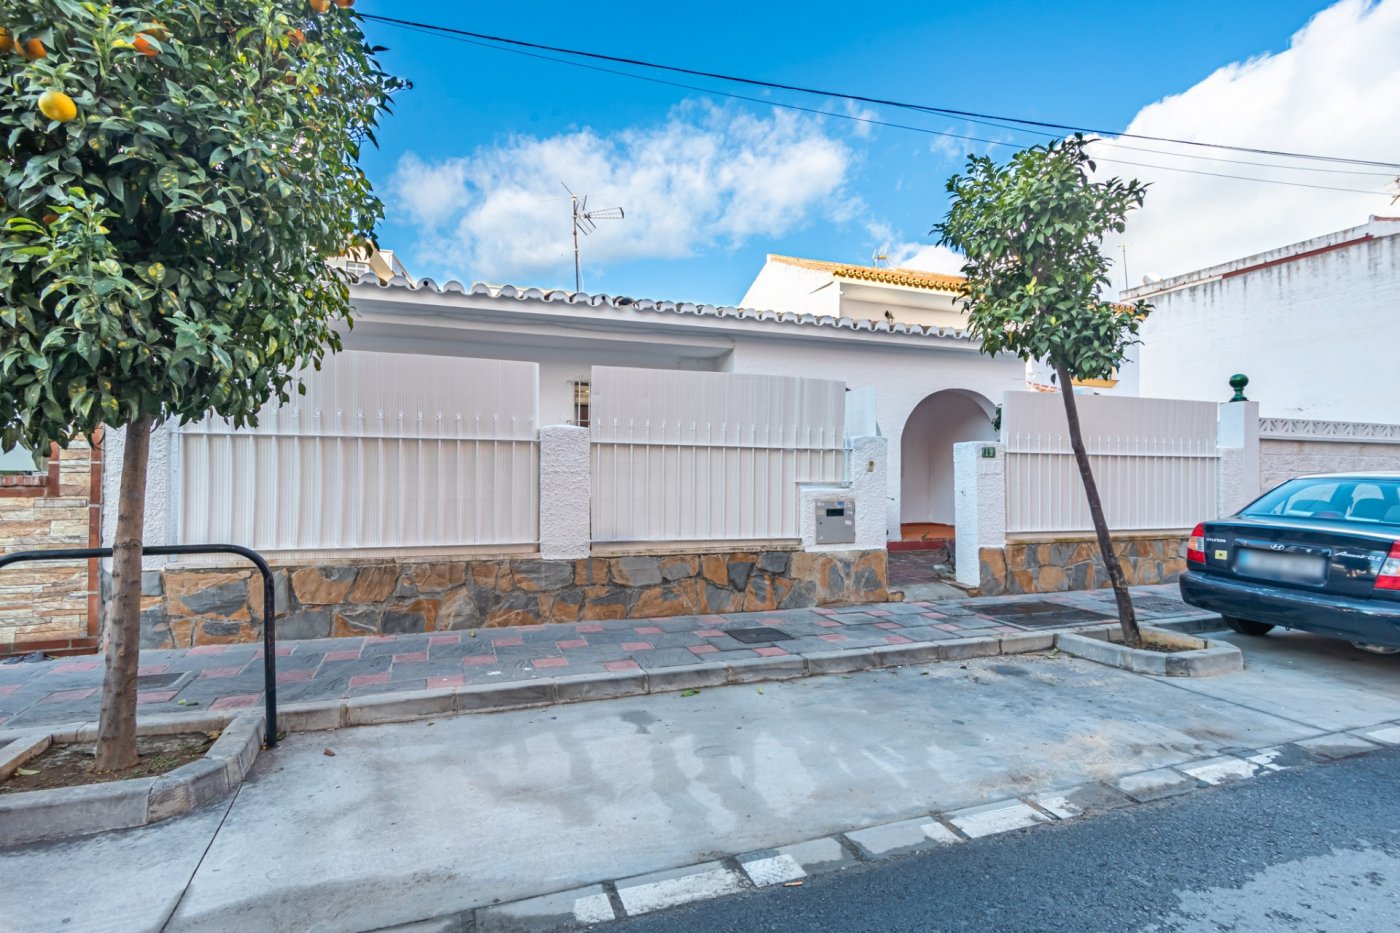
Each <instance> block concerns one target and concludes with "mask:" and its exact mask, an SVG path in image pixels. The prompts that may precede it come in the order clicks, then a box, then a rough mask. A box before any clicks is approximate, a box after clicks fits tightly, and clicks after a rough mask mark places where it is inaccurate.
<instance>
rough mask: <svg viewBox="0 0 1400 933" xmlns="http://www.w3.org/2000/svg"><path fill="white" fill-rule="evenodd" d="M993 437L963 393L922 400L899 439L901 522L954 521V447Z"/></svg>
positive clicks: (988, 420)
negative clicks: (966, 442) (901, 449)
mask: <svg viewBox="0 0 1400 933" xmlns="http://www.w3.org/2000/svg"><path fill="white" fill-rule="evenodd" d="M996 437H997V432H996V430H995V429H994V428H993V427H992V419H991V418H990V417H988V416H987V412H986V411H985V410H984V409H983V408H982V406H981V405H979V404H978V403H977V402H976V401H974V400H973V399H971V398H968V397H967V396H966V395H963V394H961V393H958V392H942V393H939V394H938V395H933V396H930V397H929V398H926V399H924V400H923V401H922V402H920V403H919V406H918V407H917V408H915V409H914V413H913V414H912V415H910V416H909V421H908V422H907V423H906V424H905V425H904V432H903V438H902V440H901V447H902V448H903V457H902V458H901V461H902V466H901V471H902V479H901V481H900V490H901V494H900V515H899V518H900V521H901V522H943V523H946V524H949V525H951V524H953V520H954V514H953V487H954V484H953V445H954V444H956V443H959V442H962V441H995V440H996Z"/></svg>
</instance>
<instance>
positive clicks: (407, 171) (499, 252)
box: [357, 0, 1400, 303]
mask: <svg viewBox="0 0 1400 933" xmlns="http://www.w3.org/2000/svg"><path fill="white" fill-rule="evenodd" d="M1397 5H1400V0H1383V3H1382V6H1383V7H1385V10H1384V12H1385V13H1386V14H1387V16H1389V17H1391V18H1392V19H1393V18H1394V17H1393V14H1394V13H1395V7H1396V6H1397ZM1339 6H1342V7H1350V8H1353V9H1352V10H1351V13H1352V14H1355V15H1354V16H1353V19H1355V18H1357V17H1364V16H1365V15H1366V13H1367V12H1368V11H1369V10H1370V8H1371V4H1369V3H1367V2H1366V0H1343V2H1342V3H1341V4H1339ZM1327 7H1328V4H1327V3H1325V2H1317V0H1309V2H1303V0H1268V2H1230V3H1220V2H1218V0H1215V2H1186V0H1173V2H1158V0H1149V2H1137V3H1121V2H1119V3H1099V2H1061V3H1055V4H1045V3H1043V2H1009V3H961V4H939V3H928V2H924V3H902V2H887V3H885V4H883V5H879V6H875V5H872V6H870V7H862V6H857V5H853V4H849V3H842V4H835V3H803V4H798V3H738V2H732V0H722V2H711V3H707V4H674V5H673V4H657V3H613V4H606V5H602V6H600V5H596V4H577V3H529V2H525V3H515V4H475V3H473V4H444V3H440V2H439V3H426V2H416V0H396V2H393V3H390V2H388V0H360V2H359V3H358V4H357V9H359V10H360V11H361V12H364V13H379V14H383V15H386V16H395V17H400V18H404V19H415V20H421V21H425V22H431V23H436V24H441V25H447V26H455V27H460V28H464V29H470V30H474V31H480V32H485V33H497V34H501V35H507V36H512V37H519V38H525V39H532V40H535V41H539V42H544V43H549V44H557V45H564V46H574V47H579V48H586V49H592V50H597V51H603V52H608V53H612V54H619V55H627V56H634V57H638V58H645V59H651V60H656V61H662V62H670V63H675V64H680V65H685V66H689V67H695V68H701V69H707V70H713V71H718V72H731V73H737V74H742V75H747V76H754V77H761V78H765V79H770V80H774V81H779V82H788V83H793V84H804V85H814V86H819V87H830V88H833V89H839V90H846V91H852V92H857V93H863V94H869V95H871V96H883V97H889V98H896V99H905V100H911V101H917V102H926V103H932V104H937V105H940V106H948V107H955V108H958V109H966V110H980V111H988V112H996V113H1006V114H1012V115H1016V116H1021V117H1027V118H1032V119H1045V120H1055V121H1063V122H1068V123H1075V124H1084V125H1090V126H1100V127H1105V128H1121V127H1125V126H1127V125H1128V124H1129V123H1130V122H1132V121H1133V120H1134V119H1135V118H1136V117H1138V116H1139V113H1140V111H1142V110H1143V108H1144V107H1146V106H1147V105H1150V104H1152V103H1153V102H1155V101H1158V100H1160V99H1162V98H1164V97H1168V96H1170V95H1176V94H1181V93H1182V92H1186V91H1188V89H1191V88H1193V86H1196V85H1198V84H1199V83H1200V82H1202V81H1203V79H1206V78H1208V77H1209V76H1210V75H1211V74H1212V73H1213V72H1215V71H1216V70H1217V69H1219V68H1221V67H1222V66H1226V65H1228V64H1230V63H1232V62H1243V61H1246V60H1249V59H1252V58H1255V57H1256V56H1267V55H1269V54H1277V53H1281V52H1284V51H1285V50H1287V49H1289V47H1290V41H1291V37H1292V36H1293V35H1294V33H1296V32H1297V31H1298V30H1300V29H1301V28H1302V27H1304V25H1305V24H1307V23H1308V21H1309V19H1310V18H1311V17H1312V16H1314V15H1315V14H1317V13H1318V12H1319V11H1322V10H1324V9H1325V8H1327ZM1344 27H1345V28H1349V29H1350V30H1351V32H1355V33H1357V39H1356V41H1358V42H1362V41H1368V40H1365V39H1364V37H1363V35H1362V34H1363V33H1366V32H1374V31H1375V29H1374V27H1371V28H1369V29H1362V28H1360V27H1359V26H1358V24H1356V23H1354V22H1351V20H1348V21H1347V23H1345V24H1341V25H1339V26H1338V27H1337V29H1338V31H1339V33H1338V34H1342V33H1341V32H1340V31H1341V30H1342V29H1343V28H1344ZM367 28H368V30H369V34H370V36H371V38H372V39H373V40H374V41H376V42H378V43H380V44H383V45H387V46H389V47H390V49H391V51H389V52H388V53H386V54H385V55H384V56H383V60H384V63H385V64H386V65H387V66H388V67H389V68H390V70H392V71H394V72H396V73H397V74H400V75H402V76H404V77H406V78H408V79H410V80H412V81H413V83H414V88H413V90H412V91H410V92H407V93H405V94H403V95H402V96H401V98H400V99H399V101H398V103H397V108H396V113H395V114H394V115H393V116H391V117H389V118H388V120H387V121H386V123H385V124H384V126H383V127H382V130H381V132H380V134H379V135H380V143H381V148H380V149H379V150H377V151H371V152H370V153H368V155H367V156H366V158H365V160H364V162H365V166H366V169H367V171H368V172H369V174H370V177H371V179H372V180H373V181H374V183H375V186H376V188H377V189H378V190H379V191H380V192H381V194H382V195H384V197H385V200H386V202H387V204H388V218H387V221H386V223H385V224H384V227H383V230H382V234H381V237H380V242H381V244H382V245H383V246H386V247H389V248H393V249H395V250H397V251H398V252H399V253H400V255H401V256H402V257H403V259H404V261H405V262H406V263H407V264H408V266H409V269H410V271H411V272H412V273H413V274H415V275H420V276H421V275H431V276H433V277H436V278H439V279H441V278H444V277H448V276H452V277H457V278H460V279H463V280H467V281H470V280H485V281H497V282H499V281H514V282H518V283H521V284H530V285H540V286H545V287H550V286H572V278H573V273H572V264H571V263H572V261H571V258H570V255H569V254H568V252H567V247H568V233H569V226H568V207H567V203H566V202H563V201H557V202H556V201H550V200H548V199H549V198H552V197H555V196H558V195H562V194H563V193H564V192H563V190H562V188H560V187H559V184H558V183H559V182H560V181H565V182H568V183H569V184H570V185H571V186H572V187H574V188H575V190H577V191H583V192H588V193H590V194H591V195H592V200H591V203H592V204H593V205H594V206H609V205H612V204H616V203H621V204H622V205H623V206H624V207H625V208H627V209H628V212H629V217H628V219H627V220H624V221H622V222H620V223H618V224H610V225H604V226H603V227H602V228H601V229H600V231H599V233H598V234H596V235H595V236H594V237H593V238H591V239H590V240H587V241H585V243H584V249H585V264H586V265H585V269H586V273H585V278H586V283H585V284H586V288H587V289H588V290H591V291H608V292H611V293H622V294H631V295H646V296H651V297H658V298H677V299H689V300H702V301H713V302H722V303H733V302H736V301H737V300H738V299H739V298H740V296H741V295H742V294H743V291H744V288H745V286H746V285H747V283H748V282H749V280H751V279H752V277H753V275H754V273H755V272H756V271H757V270H758V268H759V266H760V265H761V264H762V261H763V256H764V254H765V253H768V252H779V253H787V254H796V255H802V256H810V257H813V258H820V259H834V260H841V261H850V262H868V261H869V259H870V257H871V255H872V253H873V252H874V251H875V250H876V249H877V248H879V247H882V246H889V247H890V249H891V251H892V252H895V253H897V254H898V255H897V256H896V257H895V258H896V259H897V260H900V261H904V260H909V261H913V263H914V264H915V265H919V264H923V265H926V266H929V267H937V266H938V264H939V258H938V257H937V256H933V255H930V254H927V253H926V254H924V255H923V256H921V257H917V258H916V256H915V251H916V249H917V247H918V245H920V244H927V243H930V242H931V240H930V238H929V236H928V231H929V228H930V226H931V225H932V224H933V223H934V222H935V221H937V220H938V219H939V218H940V217H941V215H942V212H943V209H944V206H945V195H944V191H943V186H944V183H945V181H946V179H947V177H948V175H949V174H950V173H951V172H952V171H954V170H955V169H956V168H957V167H958V166H959V165H960V164H961V162H962V154H963V152H964V150H965V148H966V145H967V144H964V143H961V142H956V141H951V142H950V141H943V142H940V141H939V138H938V137H930V136H924V135H918V134H913V133H908V132H904V131H899V130H894V129H887V128H880V127H875V128H871V127H869V126H868V125H863V124H859V123H856V122H853V121H849V120H842V119H838V118H835V117H826V118H821V117H812V116H806V115H795V114H791V113H784V114H782V115H779V116H775V114H774V111H773V108H772V107H770V106H766V105H759V104H750V103H741V102H736V101H726V100H724V99H723V98H721V97H717V96H711V95H706V94H704V93H699V92H696V91H688V90H683V89H679V88H674V87H666V86H661V85H656V84H649V83H645V82H642V81H635V80H630V79H625V78H620V77H616V76H613V75H608V74H600V73H596V72H592V71H587V70H582V69H578V68H573V67H568V66H565V65H559V64H554V63H552V62H547V61H539V60H537V59H532V58H526V57H522V56H519V55H514V54H509V53H505V52H501V51H496V50H491V49H485V48H479V47H474V46H472V45H467V44H463V43H459V42H454V41H448V40H444V39H442V38H438V37H435V36H428V35H423V34H419V33H415V32H410V31H405V30H402V29H398V28H394V27H390V26H386V25H382V24H378V23H369V24H368V25H367ZM1350 34H1351V33H1350V32H1348V33H1345V35H1348V36H1349V35H1350ZM1323 38H1325V39H1326V43H1327V44H1328V47H1334V46H1335V45H1336V43H1337V41H1338V40H1337V39H1336V37H1335V36H1334V35H1329V36H1327V37H1320V38H1319V39H1318V42H1316V43H1315V45H1319V46H1321V45H1322V44H1323ZM1393 48H1394V46H1391V49H1392V51H1393ZM1382 57H1385V56H1382ZM1389 57H1391V58H1395V57H1396V56H1393V55H1391V56H1389ZM1392 67H1393V66H1392ZM1305 70H1306V69H1305ZM1295 71H1296V69H1295ZM662 77H668V76H662ZM674 80H685V79H674ZM1260 80H1263V79H1260ZM1290 80H1291V79H1290ZM1374 80H1375V75H1374V74H1367V75H1360V76H1358V77H1357V81H1359V82H1362V83H1363V84H1369V83H1370V82H1373V81H1374ZM692 83H697V84H705V85H709V86H711V87H717V88H721V89H723V90H735V89H734V88H732V87H730V86H726V85H720V84H717V83H715V82H706V81H695V82H692ZM1320 90H1322V91H1327V90H1328V89H1326V88H1322V89H1320ZM740 92H741V93H756V92H751V91H742V90H740ZM1209 92H1210V87H1209V86H1208V87H1207V88H1206V90H1204V91H1199V92H1197V93H1199V94H1207V93H1209ZM1335 92H1336V88H1333V89H1331V92H1330V96H1335ZM757 93H761V92H757ZM1250 93H1251V94H1257V93H1258V92H1257V91H1251V92H1250ZM1322 96H1329V95H1327V94H1324V95H1322ZM782 99H784V100H788V101H791V102H795V103H799V104H802V105H804V106H811V107H816V108H819V109H823V108H824V109H832V110H838V111H841V112H843V113H850V112H855V113H856V114H857V115H868V116H875V117H877V118H879V119H885V120H893V121H896V122H915V123H918V124H920V125H923V126H927V127H929V128H931V129H937V130H952V131H954V132H963V133H969V132H970V133H971V134H972V135H988V134H996V135H997V137H998V138H1003V139H1014V140H1017V141H1022V142H1027V143H1028V142H1031V141H1033V137H1031V136H1030V135H1027V134H1023V133H1022V134H1009V133H1006V132H1005V131H1001V130H995V129H993V130H988V129H986V128H978V127H972V126H968V125H966V124H963V123H960V122H958V121H954V120H945V119H939V118H935V117H930V116H921V115H913V114H909V113H905V112H900V111H895V110H880V109H878V108H874V109H871V110H867V111H850V110H847V109H846V108H845V106H844V105H841V104H839V103H838V102H835V101H822V100H817V99H813V98H803V97H799V96H793V95H785V96H784V97H783V98H782ZM1193 100H1196V98H1188V99H1187V103H1190V102H1191V101H1193ZM1200 105H1201V104H1200V102H1199V101H1197V103H1195V104H1192V105H1191V106H1200ZM1299 106H1308V105H1307V104H1306V102H1305V101H1302V100H1300V101H1299ZM1226 109H1227V110H1228V108H1226ZM1285 109H1286V108H1285ZM1390 112H1391V114H1392V115H1393V113H1394V112H1395V111H1394V110H1391V111H1390ZM1222 117H1223V119H1224V122H1223V123H1222V122H1221V119H1222ZM1144 119H1146V116H1145V115H1144ZM1192 119H1193V117H1192V115H1191V111H1190V109H1189V107H1187V106H1186V105H1184V104H1183V105H1182V106H1181V107H1178V108H1177V111H1176V113H1175V115H1174V116H1173V117H1172V120H1171V121H1169V122H1171V123H1172V125H1173V126H1174V127H1175V128H1176V129H1177V130H1178V131H1179V132H1182V133H1184V132H1187V131H1188V130H1191V129H1192V127H1191V126H1190V125H1189V124H1190V123H1191V121H1192ZM1183 121H1184V122H1183ZM1279 122H1280V124H1283V123H1291V122H1296V121H1295V120H1291V119H1283V120H1280V121H1279ZM1392 122H1393V117H1392ZM1203 123H1205V124H1206V125H1207V126H1208V127H1209V128H1210V130H1212V131H1218V132H1228V131H1229V129H1230V128H1231V127H1232V126H1234V125H1235V124H1234V122H1233V121H1232V119H1231V114H1229V113H1228V112H1226V113H1224V114H1214V115H1213V116H1212V119H1211V120H1210V121H1203ZM1201 132H1206V130H1205V129H1203V130H1201ZM1240 132H1241V133H1244V134H1251V133H1252V134H1254V135H1265V134H1269V133H1270V132H1271V130H1270V129H1269V127H1268V126H1265V127H1262V128H1260V127H1250V126H1248V125H1241V128H1240ZM1279 132H1283V131H1282V129H1280V130H1279ZM1171 135H1175V133H1173V134H1171ZM1225 141H1229V142H1236V141H1238V142H1243V143H1252V142H1257V141H1262V142H1267V143H1277V142H1278V139H1269V140H1258V139H1255V138H1247V136H1242V137H1241V138H1239V139H1227V140H1225ZM1329 142H1331V141H1329ZM1394 142H1395V140H1394V139H1393V138H1386V139H1381V138H1373V136H1368V135H1366V134H1365V133H1363V134H1362V136H1361V137H1360V138H1359V139H1355V140H1340V141H1336V144H1337V145H1343V144H1345V145H1346V146H1347V147H1348V148H1350V149H1357V148H1365V149H1368V150H1374V151H1368V152H1366V153H1358V154H1367V155H1373V156H1375V157H1386V158H1393V157H1400V151H1396V148H1397V147H1396V146H1394V145H1392V143H1394ZM1313 148H1329V147H1328V146H1325V145H1324V144H1323V143H1322V142H1321V141H1316V140H1314V145H1313ZM1331 148H1335V146H1332V147H1331ZM1386 150H1389V151H1386ZM1007 151H1009V150H1007V149H1005V148H1002V149H999V150H994V152H995V153H999V154H1002V155H1004V154H1005V153H1006V152H1007ZM1187 164H1190V163H1187ZM1120 171H1132V170H1131V169H1120ZM1138 174H1141V173H1140V172H1139V173H1138ZM555 175H557V176H560V177H551V176H555ZM1287 177H1296V176H1292V175H1290V176H1287ZM1328 177H1332V176H1328ZM1173 180H1175V179H1173ZM1369 183H1372V184H1374V183H1376V182H1375V180H1369ZM1164 184H1165V182H1164ZM1183 184H1184V182H1183ZM1236 187H1239V186H1238V185H1237V186H1236ZM1243 187H1245V188H1251V193H1252V187H1251V186H1249V185H1244V186H1243ZM1253 187H1261V186H1253ZM1262 187H1267V186H1262ZM1281 192H1288V193H1290V194H1291V193H1293V192H1294V189H1281ZM1271 193H1273V192H1271ZM1329 197H1333V198H1336V199H1339V200H1341V201H1343V202H1346V205H1345V208H1340V207H1339V208H1338V211H1339V213H1338V216H1339V217H1340V216H1347V217H1350V216H1352V215H1353V214H1355V215H1356V218H1355V222H1361V221H1364V219H1365V213H1366V211H1367V210H1368V209H1372V208H1371V207H1370V205H1372V204H1373V202H1374V203H1375V204H1382V203H1384V202H1383V201H1381V200H1376V199H1366V198H1360V197H1356V196H1347V195H1331V196H1329ZM1349 197H1350V200H1349ZM1188 200H1189V199H1188ZM1363 201H1364V203H1361V202H1363ZM1343 225H1344V226H1345V225H1347V224H1343ZM1314 232H1315V233H1324V232H1327V229H1318V230H1316V231H1314ZM1130 233H1131V231H1130ZM1307 235H1313V234H1307ZM1144 237H1145V238H1146V237H1147V234H1144ZM1257 238H1258V234H1256V239H1257ZM1144 242H1147V240H1146V239H1144ZM1228 242H1229V243H1230V246H1227V245H1226V244H1225V243H1222V244H1221V245H1220V246H1219V247H1218V249H1227V248H1232V247H1233V245H1234V243H1235V242H1236V241H1228ZM1239 242H1240V248H1244V247H1245V245H1251V246H1252V241H1250V240H1249V239H1248V237H1245V238H1244V239H1243V240H1242V241H1239ZM1285 242H1286V241H1285ZM1275 245H1277V244H1275ZM1259 248H1264V247H1263V246H1260V247H1259ZM1157 254H1158V255H1160V256H1162V257H1163V258H1162V261H1164V262H1166V261H1168V260H1167V259H1166V258H1165V257H1166V256H1167V255H1169V252H1168V251H1166V250H1165V248H1163V249H1160V250H1157ZM1173 255H1174V254H1173ZM1152 258H1153V259H1156V258H1157V255H1154V256H1153V257H1152ZM1229 258H1232V256H1230V255H1221V256H1218V257H1215V259H1213V260H1211V261H1223V260H1226V259H1229ZM1144 261H1147V260H1144ZM1178 261H1180V262H1186V261H1188V260H1187V257H1186V256H1184V255H1183V256H1181V257H1179V260H1178ZM1190 261H1199V260H1198V259H1197V257H1196V256H1194V255H1193V256H1191V258H1190ZM1167 271H1187V270H1185V269H1169V270H1167Z"/></svg>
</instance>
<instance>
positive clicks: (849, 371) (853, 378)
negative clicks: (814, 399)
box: [733, 337, 1026, 534]
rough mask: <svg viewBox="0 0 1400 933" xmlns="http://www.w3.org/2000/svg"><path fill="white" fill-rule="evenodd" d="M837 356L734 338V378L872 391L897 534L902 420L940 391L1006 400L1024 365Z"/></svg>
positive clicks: (847, 349)
mask: <svg viewBox="0 0 1400 933" xmlns="http://www.w3.org/2000/svg"><path fill="white" fill-rule="evenodd" d="M845 343H846V345H845V346H843V347H842V348H840V350H839V351H838V350H836V349H834V348H830V347H822V346H820V345H815V346H814V345H813V344H811V343H806V342H803V341H799V340H772V339H760V338H750V337H741V338H738V339H737V340H736V343H735V347H734V354H733V359H734V368H735V370H736V371H738V372H750V373H771V374H773V375H780V376H825V377H829V378H833V379H841V380H843V381H845V383H846V384H847V385H848V386H851V387H852V388H855V387H859V386H871V387H873V388H874V390H875V395H876V411H877V415H878V419H879V427H880V434H881V436H883V437H887V438H889V452H888V465H887V470H888V472H889V496H890V501H889V503H888V507H887V509H886V525H887V531H888V532H889V533H891V534H897V532H898V529H899V524H900V502H899V499H900V489H901V484H902V479H901V477H902V476H903V472H902V470H903V467H902V451H901V450H900V447H901V439H902V437H903V432H904V425H905V423H906V422H907V421H908V420H909V415H910V414H911V413H912V412H913V411H914V409H915V408H916V407H917V406H918V404H919V403H920V402H922V401H923V400H924V399H925V398H927V397H928V396H930V395H932V394H934V393H935V392H939V391H942V390H944V389H963V390H966V391H968V392H973V393H976V394H978V395H981V396H982V397H984V398H987V399H990V400H991V401H992V402H994V403H996V402H999V401H1000V400H1001V397H1002V395H1003V394H1004V393H1006V392H1011V391H1017V390H1021V389H1024V388H1025V385H1026V379H1025V372H1026V370H1025V364H1024V363H1022V362H1021V361H1020V360H1018V359H1015V358H1014V357H995V358H993V357H987V356H983V355H981V354H979V353H978V352H977V351H976V349H975V347H974V346H973V345H971V344H967V345H965V346H966V349H959V350H940V349H929V348H919V349H916V348H911V347H908V346H900V345H899V344H896V343H893V342H891V343H890V344H888V345H883V346H882V345H878V344H857V342H856V341H847V342H845Z"/></svg>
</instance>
